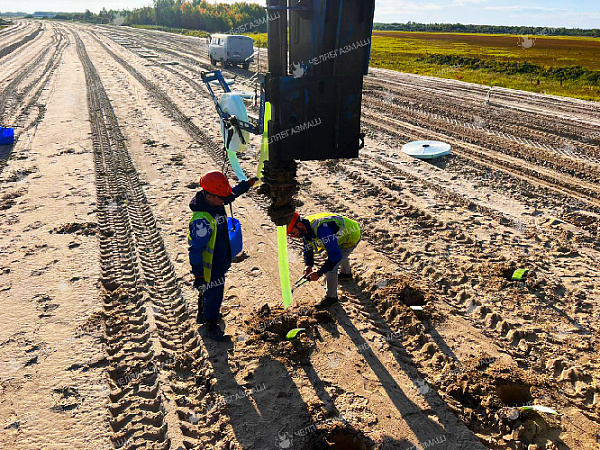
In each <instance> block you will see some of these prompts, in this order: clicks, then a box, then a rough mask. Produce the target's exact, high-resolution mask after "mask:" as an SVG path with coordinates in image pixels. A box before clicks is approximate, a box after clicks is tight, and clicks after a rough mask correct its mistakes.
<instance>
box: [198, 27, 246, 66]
mask: <svg viewBox="0 0 600 450" xmlns="http://www.w3.org/2000/svg"><path fill="white" fill-rule="evenodd" d="M208 54H209V56H210V62H211V64H212V65H213V66H216V65H217V62H219V61H220V62H221V64H222V65H223V67H228V66H230V65H238V64H241V66H242V67H243V68H244V69H246V70H247V69H249V68H250V63H251V62H252V61H254V56H253V55H254V41H253V40H252V38H251V37H248V36H240V35H232V34H213V35H212V36H211V39H210V44H209V45H208Z"/></svg>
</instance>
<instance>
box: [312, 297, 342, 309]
mask: <svg viewBox="0 0 600 450" xmlns="http://www.w3.org/2000/svg"><path fill="white" fill-rule="evenodd" d="M338 301H339V299H338V298H337V297H325V298H324V299H323V300H321V301H320V302H319V303H317V304H316V305H315V308H316V309H318V310H322V309H325V308H327V307H329V306H331V305H335V304H336V303H337V302H338Z"/></svg>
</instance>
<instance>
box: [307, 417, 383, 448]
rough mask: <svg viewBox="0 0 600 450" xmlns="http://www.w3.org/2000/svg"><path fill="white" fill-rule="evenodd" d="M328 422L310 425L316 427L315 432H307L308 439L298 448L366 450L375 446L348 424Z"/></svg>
mask: <svg viewBox="0 0 600 450" xmlns="http://www.w3.org/2000/svg"><path fill="white" fill-rule="evenodd" d="M331 420H332V421H333V420H334V419H331ZM328 422H329V421H326V422H325V423H322V424H315V425H312V427H315V428H316V432H314V433H311V434H309V437H308V441H307V442H306V443H305V444H304V445H303V446H302V447H300V448H301V449H303V450H331V449H337V450H367V449H373V448H376V445H375V442H374V441H372V440H371V439H369V438H368V437H366V436H365V435H363V434H362V433H361V432H360V431H358V430H356V429H354V428H353V427H351V426H350V425H349V424H347V423H343V422H342V423H341V422H337V421H336V422H333V423H328ZM312 427H310V428H309V430H310V429H312Z"/></svg>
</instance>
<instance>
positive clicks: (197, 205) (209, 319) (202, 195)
mask: <svg viewBox="0 0 600 450" xmlns="http://www.w3.org/2000/svg"><path fill="white" fill-rule="evenodd" d="M257 180H258V179H257V178H253V179H251V180H249V181H241V182H240V183H239V184H238V185H237V186H235V187H234V188H233V189H232V188H231V186H230V185H229V180H228V179H227V177H226V176H225V175H224V174H223V173H221V172H219V171H218V170H212V171H210V172H207V173H205V174H204V175H203V176H202V177H201V178H200V187H201V188H202V190H201V191H199V192H197V193H196V195H195V196H194V198H193V199H192V201H191V202H190V209H191V210H192V218H191V219H190V223H189V231H188V244H189V258H190V264H191V266H192V273H193V274H194V277H195V280H194V288H196V289H198V291H199V295H198V315H197V317H196V322H197V323H199V324H205V323H206V324H207V325H208V327H207V329H206V333H205V335H206V336H207V337H209V338H211V339H214V340H216V341H223V340H226V336H225V332H224V331H223V330H222V329H221V328H220V327H219V325H218V321H219V319H220V313H219V310H220V309H221V304H222V302H223V292H224V287H225V274H226V273H227V271H228V270H229V267H230V266H231V259H232V258H231V244H230V241H229V233H228V229H227V213H226V212H225V208H224V205H226V204H229V203H231V202H233V201H234V200H235V199H236V198H237V197H239V196H240V195H242V194H244V193H246V192H248V190H249V189H250V188H251V187H252V186H254V183H256V181H257Z"/></svg>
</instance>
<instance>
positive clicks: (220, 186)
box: [200, 170, 233, 197]
mask: <svg viewBox="0 0 600 450" xmlns="http://www.w3.org/2000/svg"><path fill="white" fill-rule="evenodd" d="M200 187H201V188H202V189H204V190H205V191H206V192H208V193H209V194H213V195H216V196H218V197H228V196H230V195H231V194H232V192H233V191H232V190H231V186H230V185H229V180H228V179H227V177H226V176H225V175H223V173H222V172H219V171H218V170H211V171H210V172H206V173H205V174H204V175H203V176H202V177H201V178H200Z"/></svg>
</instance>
